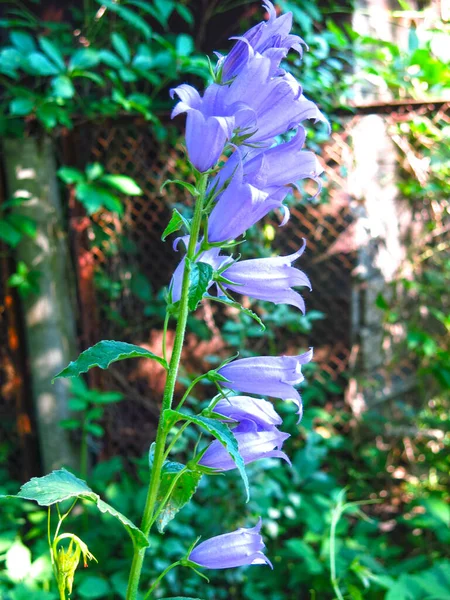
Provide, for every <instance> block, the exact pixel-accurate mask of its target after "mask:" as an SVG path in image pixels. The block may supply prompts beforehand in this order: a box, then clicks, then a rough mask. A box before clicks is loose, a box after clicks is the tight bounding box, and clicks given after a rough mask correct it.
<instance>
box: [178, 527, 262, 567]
mask: <svg viewBox="0 0 450 600" xmlns="http://www.w3.org/2000/svg"><path fill="white" fill-rule="evenodd" d="M260 531H261V519H260V520H259V523H258V524H257V525H256V526H255V527H252V528H250V529H245V528H243V527H242V528H240V529H237V530H236V531H233V532H231V533H224V534H222V535H218V536H216V537H213V538H211V539H209V540H206V541H204V542H202V543H201V544H199V545H198V546H196V547H195V548H194V549H193V550H192V552H191V553H190V555H189V557H188V558H189V560H190V561H192V562H193V563H196V564H197V565H199V566H200V567H205V568H206V569H229V568H233V567H242V566H243V565H264V564H267V565H269V566H270V567H271V568H272V564H271V562H270V560H269V559H268V558H267V556H265V555H264V554H263V552H262V549H263V548H264V547H265V545H264V542H263V540H262V537H261V535H260V533H259V532H260Z"/></svg>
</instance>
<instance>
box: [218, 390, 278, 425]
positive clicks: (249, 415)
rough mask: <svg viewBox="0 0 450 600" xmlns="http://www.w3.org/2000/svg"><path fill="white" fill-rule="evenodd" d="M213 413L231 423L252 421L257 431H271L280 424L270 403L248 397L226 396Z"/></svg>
mask: <svg viewBox="0 0 450 600" xmlns="http://www.w3.org/2000/svg"><path fill="white" fill-rule="evenodd" d="M214 412H215V413H218V414H219V415H223V416H224V417H227V418H228V419H233V421H238V422H240V421H242V420H244V419H246V420H248V421H253V422H254V423H255V424H256V426H257V427H258V429H259V430H264V429H271V428H272V427H274V426H276V425H281V423H282V419H281V417H280V415H279V414H278V413H277V412H276V410H275V409H274V407H273V405H272V403H271V402H268V401H267V400H263V399H262V398H251V397H250V396H228V397H227V399H226V400H225V398H224V399H223V400H219V402H218V403H217V404H216V405H215V407H214Z"/></svg>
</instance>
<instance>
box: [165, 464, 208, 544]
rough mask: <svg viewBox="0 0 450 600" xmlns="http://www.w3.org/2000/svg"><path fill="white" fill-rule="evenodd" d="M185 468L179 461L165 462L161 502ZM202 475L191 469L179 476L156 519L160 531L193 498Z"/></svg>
mask: <svg viewBox="0 0 450 600" xmlns="http://www.w3.org/2000/svg"><path fill="white" fill-rule="evenodd" d="M184 468H185V466H184V465H182V464H181V463H177V462H167V463H165V464H164V466H163V468H162V472H161V483H160V486H159V490H158V498H157V500H158V503H161V502H162V500H163V499H164V498H165V496H166V494H167V492H168V491H169V488H170V486H171V485H172V482H173V480H174V479H175V477H177V475H178V474H179V473H180V471H182V470H183V469H184ZM201 477H202V474H201V473H199V472H198V471H190V470H187V471H185V472H184V473H183V474H182V475H180V476H179V479H178V480H177V483H176V485H175V488H174V490H173V491H172V493H171V495H170V498H169V500H168V501H167V503H166V504H165V505H164V508H163V509H162V511H161V512H160V514H159V515H158V518H157V520H156V527H157V529H158V531H159V532H160V533H163V532H164V529H165V527H166V525H167V524H168V523H169V522H170V521H171V520H172V519H173V518H174V517H175V515H176V514H177V512H179V511H180V510H181V509H182V508H183V506H184V505H185V504H187V503H188V502H189V500H190V499H191V498H192V496H193V495H194V493H195V490H196V489H197V486H198V483H199V481H200V479H201Z"/></svg>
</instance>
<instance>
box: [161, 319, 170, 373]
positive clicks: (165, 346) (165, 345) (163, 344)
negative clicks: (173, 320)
mask: <svg viewBox="0 0 450 600" xmlns="http://www.w3.org/2000/svg"><path fill="white" fill-rule="evenodd" d="M169 319H170V312H169V311H167V312H166V316H165V318H164V329H163V339H162V352H163V358H164V360H165V361H166V363H167V328H168V326H169Z"/></svg>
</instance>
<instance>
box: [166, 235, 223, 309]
mask: <svg viewBox="0 0 450 600" xmlns="http://www.w3.org/2000/svg"><path fill="white" fill-rule="evenodd" d="M180 241H182V242H183V244H184V246H185V247H186V248H187V246H188V243H189V236H188V235H185V236H183V237H181V238H177V239H176V240H175V243H174V247H175V248H176V247H177V245H178V243H179V242H180ZM198 246H199V245H198ZM198 246H197V247H198ZM231 260H232V258H231V257H229V256H221V255H220V248H211V249H210V250H205V252H202V253H201V254H200V255H199V256H198V258H197V259H196V262H202V263H206V264H208V265H211V267H212V268H213V270H214V271H217V270H218V269H220V267H222V266H223V265H224V264H226V262H227V261H231ZM184 265H185V257H183V258H182V259H181V260H180V262H179V263H178V266H177V268H176V269H175V271H174V272H173V275H172V279H171V282H170V285H169V292H170V294H171V299H172V302H178V300H179V299H180V298H181V288H182V284H183V274H184ZM213 283H214V282H213V281H212V280H211V281H210V283H209V286H208V288H209V287H210V286H211V285H213Z"/></svg>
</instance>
